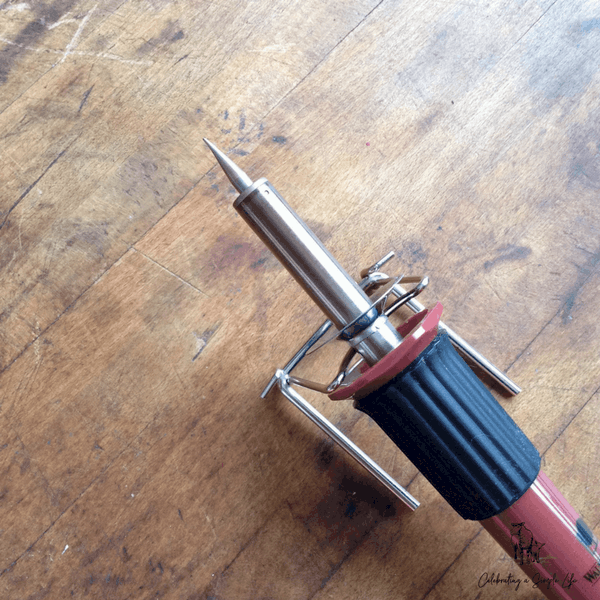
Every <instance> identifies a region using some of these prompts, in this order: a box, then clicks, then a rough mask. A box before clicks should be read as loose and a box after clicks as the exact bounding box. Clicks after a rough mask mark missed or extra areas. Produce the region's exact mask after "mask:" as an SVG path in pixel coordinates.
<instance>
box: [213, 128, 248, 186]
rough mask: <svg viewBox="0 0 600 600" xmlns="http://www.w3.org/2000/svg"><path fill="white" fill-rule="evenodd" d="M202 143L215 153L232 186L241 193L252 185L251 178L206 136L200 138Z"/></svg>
mask: <svg viewBox="0 0 600 600" xmlns="http://www.w3.org/2000/svg"><path fill="white" fill-rule="evenodd" d="M202 139H203V141H204V143H205V144H206V145H207V146H208V147H209V148H210V151H211V152H212V153H213V154H214V155H215V158H216V159H217V161H218V163H219V164H220V165H221V168H222V169H223V171H224V172H225V175H227V178H228V179H229V181H231V184H232V185H233V187H234V188H235V189H236V190H237V191H238V192H239V193H240V194H241V193H242V192H243V191H244V190H245V189H247V188H249V187H250V186H251V185H252V183H253V182H252V179H251V178H250V177H248V175H246V173H244V171H242V169H240V168H239V167H238V166H237V165H236V164H235V163H234V162H233V161H232V160H231V159H230V158H229V157H228V156H227V155H226V154H225V153H223V152H221V150H219V149H218V148H217V147H216V146H215V145H214V144H213V143H212V142H210V141H209V140H207V139H206V138H202Z"/></svg>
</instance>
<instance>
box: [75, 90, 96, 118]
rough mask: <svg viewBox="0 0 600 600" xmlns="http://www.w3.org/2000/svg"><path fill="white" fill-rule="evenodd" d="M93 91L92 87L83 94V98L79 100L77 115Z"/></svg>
mask: <svg viewBox="0 0 600 600" xmlns="http://www.w3.org/2000/svg"><path fill="white" fill-rule="evenodd" d="M93 89H94V86H93V85H92V87H91V88H90V89H89V90H86V92H85V94H83V98H82V99H81V104H80V105H79V110H78V111H77V113H80V112H81V109H82V108H83V107H84V106H85V103H86V102H87V100H88V98H89V96H90V94H91V93H92V90H93Z"/></svg>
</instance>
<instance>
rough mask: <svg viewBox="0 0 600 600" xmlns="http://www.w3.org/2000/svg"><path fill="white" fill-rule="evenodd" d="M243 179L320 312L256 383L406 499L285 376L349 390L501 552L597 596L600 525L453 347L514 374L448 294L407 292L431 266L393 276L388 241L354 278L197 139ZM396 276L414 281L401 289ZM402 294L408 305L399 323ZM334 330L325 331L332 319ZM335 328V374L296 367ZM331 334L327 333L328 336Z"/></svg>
mask: <svg viewBox="0 0 600 600" xmlns="http://www.w3.org/2000/svg"><path fill="white" fill-rule="evenodd" d="M204 141H205V142H206V144H207V145H208V147H209V148H210V149H211V151H212V152H213V154H214V155H215V157H216V159H217V161H218V162H219V164H220V165H221V167H222V168H223V170H224V171H225V174H226V175H227V177H228V178H229V180H230V181H231V183H232V184H233V186H234V187H235V188H236V190H237V191H238V192H239V194H240V195H239V196H238V198H237V199H236V200H235V202H234V207H235V209H236V210H237V212H238V213H239V214H240V216H241V217H242V218H243V219H244V221H245V222H246V223H247V224H248V225H249V226H250V227H251V228H252V230H253V231H254V232H255V233H256V234H257V235H258V237H259V238H260V239H261V240H262V241H263V242H264V243H265V244H266V246H267V247H268V248H269V249H270V250H271V252H273V254H274V255H275V256H276V257H277V259H278V260H279V261H280V262H281V263H282V264H283V266H284V267H285V268H286V269H287V270H288V271H289V272H290V273H291V275H292V276H293V277H294V279H295V280H296V281H297V282H298V283H299V284H300V285H301V286H302V288H303V289H304V290H305V291H306V292H307V293H308V295H309V296H310V297H311V298H312V299H313V301H314V302H315V303H316V304H317V306H319V308H320V309H321V310H322V311H323V313H325V315H326V317H327V320H326V321H325V323H323V325H322V326H321V327H320V328H319V329H318V330H317V331H316V332H315V333H314V334H313V335H312V336H311V337H310V338H309V340H308V341H307V342H306V343H305V344H304V345H303V346H302V348H300V350H299V351H298V352H297V353H296V355H295V356H294V357H293V358H292V359H291V360H290V361H289V362H288V364H287V365H286V366H285V367H284V368H283V369H278V370H277V371H276V373H275V376H274V377H273V379H272V380H271V382H270V383H269V385H268V386H267V388H266V389H265V391H264V392H263V394H262V395H263V397H264V396H266V394H267V393H268V392H269V391H270V389H271V388H272V387H273V385H275V384H277V385H278V387H279V389H280V390H281V392H282V393H283V395H284V396H285V397H286V398H288V399H289V400H290V401H291V402H292V403H293V404H294V405H295V406H297V407H298V408H299V409H300V410H301V411H302V412H303V413H304V414H305V415H306V416H307V417H309V418H310V419H311V420H312V421H313V422H314V423H316V424H317V425H318V426H319V427H320V428H321V429H322V430H323V431H325V432H326V433H327V434H328V435H330V436H331V437H332V438H333V439H334V441H336V442H337V443H338V444H339V445H340V446H341V447H342V448H344V450H346V451H347V452H348V453H349V454H350V455H351V456H353V457H354V458H355V459H356V460H357V461H358V462H359V463H360V464H362V465H363V466H364V467H365V468H366V469H367V470H368V471H369V472H370V473H372V474H373V475H374V476H375V477H376V478H377V479H379V480H380V481H381V482H382V483H383V484H384V485H385V486H386V487H387V488H388V489H390V490H391V491H392V492H393V493H394V494H395V495H396V496H398V498H400V500H402V501H403V502H404V503H405V504H407V505H408V506H409V507H410V508H411V509H412V510H414V509H416V508H417V507H418V506H419V503H418V501H417V500H416V499H415V498H414V497H413V496H412V495H411V494H410V493H409V492H408V491H407V490H406V489H404V488H403V487H402V486H401V485H400V484H398V483H397V482H396V481H395V480H394V479H393V478H392V477H390V476H389V475H388V474H387V473H386V472H385V471H384V470H383V469H381V467H380V466H379V465H377V464H376V463H375V461H373V460H372V459H371V458H370V457H369V456H367V455H366V454H365V453H364V452H363V451H362V450H361V449H360V448H358V447H357V446H356V445H355V444H354V443H353V442H352V441H351V440H349V439H348V438H347V437H346V436H345V435H344V434H343V433H342V432H341V431H339V430H338V429H337V428H336V427H335V426H334V425H333V424H332V423H330V422H329V421H328V420H327V419H326V418H325V417H324V416H323V415H321V414H320V413H319V412H318V411H317V410H316V409H315V408H314V407H313V406H312V405H311V404H310V403H309V402H307V401H306V400H305V399H304V398H303V397H302V396H301V395H300V394H299V393H298V392H297V391H296V389H295V388H294V387H293V386H299V387H304V388H309V389H313V390H317V391H319V392H322V393H324V394H327V395H328V397H329V398H330V399H332V400H344V399H349V398H352V399H353V400H354V407H355V408H357V409H358V410H360V411H362V412H364V413H366V414H368V415H369V416H370V417H371V418H372V419H373V420H374V421H375V422H377V423H378V425H379V426H380V427H381V428H382V429H383V431H384V432H385V433H386V434H387V435H388V436H389V437H390V438H391V439H392V440H393V441H394V443H395V444H396V445H397V446H398V448H399V449H400V450H402V452H404V453H405V454H406V456H407V457H408V458H409V459H410V460H411V461H412V462H413V464H414V465H415V466H416V467H417V468H418V469H419V471H420V472H421V473H422V474H423V475H424V476H425V477H426V478H427V479H428V480H429V482H430V483H431V484H432V485H433V486H434V487H435V488H436V489H437V490H438V492H439V493H440V494H441V495H442V496H443V497H444V498H445V500H446V501H447V502H448V503H449V504H450V505H451V506H452V507H453V508H454V509H455V510H456V512H458V514H459V515H461V516H462V517H463V518H465V519H472V520H478V521H481V522H482V524H483V526H484V527H485V528H486V529H487V530H488V531H489V532H490V533H491V534H492V536H494V538H495V539H496V540H497V541H498V542H499V543H500V545H501V546H502V547H503V548H504V549H505V550H506V552H507V553H508V554H509V555H510V556H512V557H513V558H514V559H515V561H516V562H517V564H519V565H520V566H521V568H522V569H523V570H524V571H525V573H526V574H527V575H528V576H529V577H530V578H531V581H532V583H534V584H537V587H538V588H539V589H540V590H541V591H542V592H544V593H545V594H546V596H547V597H548V598H553V599H558V598H561V599H567V598H568V599H581V600H584V599H586V600H590V599H597V600H600V583H599V581H600V555H599V553H598V539H597V538H596V537H595V536H594V534H593V533H592V531H591V530H590V529H589V527H588V526H587V525H586V524H585V522H584V521H583V520H582V518H581V517H580V516H579V515H578V514H577V513H576V512H575V510H574V509H573V508H572V507H571V506H570V504H569V503H568V502H567V501H566V500H565V499H564V498H563V496H562V495H561V494H560V492H559V491H558V490H557V489H556V487H555V486H554V485H553V484H552V482H551V481H550V480H549V479H548V477H547V476H546V475H545V474H544V473H543V472H542V471H540V456H539V453H538V451H537V450H536V449H535V447H534V446H533V444H532V443H531V442H530V441H529V439H528V438H527V437H526V435H525V434H524V433H523V432H522V431H521V429H519V427H518V426H517V425H516V424H515V422H514V421H513V420H512V419H511V417H510V416H509V415H508V414H507V413H506V411H505V410H504V409H503V408H502V407H501V406H500V404H499V403H498V402H497V401H496V400H495V398H494V397H493V396H492V395H491V394H490V392H489V391H488V389H487V388H486V387H485V386H484V385H483V383H482V382H481V381H480V380H479V378H478V377H477V376H476V375H475V374H474V372H473V371H472V370H471V369H470V368H469V366H468V365H467V364H466V363H465V361H464V360H463V359H462V358H461V357H460V356H459V354H458V353H457V351H456V350H455V347H456V348H458V350H459V351H460V352H461V353H463V354H465V355H466V356H468V357H469V358H470V359H471V360H473V361H474V362H475V363H477V364H478V365H479V366H480V367H481V368H483V369H484V370H485V371H486V372H487V373H489V375H490V376H491V377H493V378H494V379H495V380H496V381H497V382H498V383H499V384H500V385H502V386H503V387H504V388H505V389H506V390H508V391H509V392H510V393H512V394H516V393H518V392H519V391H520V388H519V387H518V386H517V385H516V384H515V383H514V382H512V381H511V380H510V379H509V378H508V377H507V376H506V375H505V374H503V373H502V372H501V371H500V370H498V369H497V368H496V367H494V366H493V365H492V364H491V363H490V362H489V361H488V360H486V359H485V358H484V357H482V356H481V355H480V354H479V353H478V352H477V351H476V350H474V349H473V348H472V347H471V346H469V345H468V344H467V343H466V342H465V341H464V340H463V339H462V338H461V337H460V336H458V335H457V334H456V333H455V332H453V331H452V330H451V329H450V328H449V327H447V326H446V325H444V324H443V323H442V322H441V321H440V317H441V313H442V305H441V304H440V303H439V302H438V303H436V304H434V305H433V306H432V307H430V308H425V307H424V306H423V305H421V304H420V303H419V302H418V301H417V300H416V299H415V298H416V296H418V295H419V294H420V293H421V292H422V291H423V290H424V289H425V287H426V286H427V283H428V278H427V277H423V278H413V277H402V276H400V277H390V276H389V275H387V274H386V273H384V272H383V271H381V268H382V267H383V266H384V264H385V263H386V262H387V261H388V260H389V259H390V258H391V257H392V256H393V254H392V253H390V254H388V255H387V256H385V257H384V258H382V259H381V260H380V261H378V262H376V263H375V264H374V265H373V266H371V267H369V268H367V269H365V270H364V271H362V272H361V278H362V279H361V281H359V282H356V281H354V279H353V278H352V277H350V275H348V273H346V272H345V271H344V269H343V268H342V267H341V266H340V265H339V263H338V262H337V261H336V260H335V258H334V257H333V256H332V255H331V254H330V253H329V252H328V250H327V249H326V248H325V247H324V246H323V244H322V243H321V242H320V241H319V240H318V239H317V237H316V236H315V235H314V234H313V233H312V232H311V231H310V229H309V228H308V227H307V226H306V225H305V224H304V223H303V222H302V220H301V219H300V218H299V217H298V216H297V215H296V213H295V212H294V211H293V210H292V209H291V208H290V206H289V205H288V204H287V203H286V201H285V200H284V199H283V198H282V197H281V196H280V195H279V193H278V192H277V190H275V188H274V187H273V186H272V185H271V183H269V182H268V181H267V180H266V179H264V178H261V179H259V180H257V181H254V182H253V181H252V179H251V178H250V177H248V175H247V174H246V173H244V171H242V170H241V169H240V168H239V167H238V166H237V165H236V164H235V163H234V162H233V161H232V160H231V159H229V158H228V157H227V156H226V155H225V154H224V153H223V152H221V151H220V150H219V149H218V148H217V147H215V146H214V145H213V144H212V143H211V142H209V141H208V140H206V139H205V140H204ZM403 284H404V285H413V286H414V287H412V289H409V290H407V289H406V288H405V287H404V286H403ZM401 306H407V307H408V308H410V309H411V310H412V311H413V312H414V313H415V314H414V315H413V316H411V317H410V318H409V319H407V320H406V321H404V322H403V323H402V324H401V325H399V326H398V327H395V326H394V325H392V323H391V321H390V319H389V317H390V316H391V315H392V314H393V313H394V312H395V311H396V310H397V309H398V308H400V307H401ZM332 332H333V333H334V335H333V336H332V335H331V333H332ZM331 339H338V340H344V341H346V342H347V343H348V344H349V348H348V352H347V353H346V355H345V357H344V358H343V360H342V364H341V366H340V369H339V372H338V374H337V375H336V376H335V377H334V378H333V380H332V381H331V382H330V383H329V384H321V383H316V382H313V381H309V380H306V379H303V378H300V377H295V376H294V375H292V370H293V369H294V368H295V367H296V366H297V365H298V363H299V362H300V361H301V360H302V359H303V358H304V357H305V356H306V355H307V354H308V353H309V352H312V351H314V349H316V348H319V347H320V346H321V345H323V344H324V343H327V342H328V341H330V340H331ZM324 340H325V341H324Z"/></svg>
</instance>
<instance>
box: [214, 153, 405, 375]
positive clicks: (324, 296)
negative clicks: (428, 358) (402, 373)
mask: <svg viewBox="0 0 600 600" xmlns="http://www.w3.org/2000/svg"><path fill="white" fill-rule="evenodd" d="M209 147H210V149H211V150H212V151H213V153H214V154H215V156H216V157H217V160H218V161H219V163H220V164H221V166H222V167H223V170H224V171H225V173H226V174H227V176H228V177H229V179H230V180H231V181H232V183H234V185H235V182H236V181H237V182H239V181H243V182H244V184H245V183H246V182H247V181H249V180H250V178H249V177H248V176H247V175H246V174H245V173H244V172H243V171H242V170H241V169H240V168H239V167H238V166H237V165H235V164H234V163H233V162H232V161H231V160H230V159H228V158H227V157H225V159H224V158H223V157H224V155H223V153H222V152H220V151H219V150H218V149H217V148H216V147H215V146H214V145H212V144H210V145H209ZM236 187H237V186H236ZM238 189H239V188H238ZM242 189H243V191H242V193H241V194H240V195H239V196H238V198H237V199H236V200H235V202H234V208H235V209H236V210H237V211H238V213H239V214H240V216H241V217H242V218H243V219H244V221H246V223H247V224H248V225H249V226H250V227H251V228H252V230H253V231H254V232H255V233H256V234H257V235H258V237H259V238H260V239H261V240H262V241H263V242H264V243H265V245H266V246H267V247H268V248H269V249H270V250H271V252H273V254H274V255H275V256H276V257H277V259H278V260H279V261H280V262H281V263H282V264H283V266H284V267H286V269H287V270H288V271H289V272H290V273H291V275H292V276H293V277H294V279H296V281H297V282H298V283H299V284H300V285H301V286H302V288H303V289H304V290H305V291H306V292H307V293H308V295H309V296H310V297H311V298H312V299H313V300H314V302H315V303H316V304H317V306H319V308H320V309H321V310H322V311H323V312H324V313H325V315H326V316H327V318H329V319H330V320H331V321H332V322H333V323H334V325H335V326H336V327H337V328H338V329H339V330H341V329H343V328H344V327H346V326H348V325H352V326H353V329H354V330H355V331H354V332H353V334H354V333H355V338H354V339H352V337H351V336H350V335H349V336H348V337H350V338H351V339H349V342H350V344H351V345H353V346H354V347H355V348H356V350H357V351H358V352H359V353H360V354H361V355H362V356H363V357H364V358H365V360H366V361H367V363H368V364H371V365H372V364H375V363H376V362H377V361H378V360H380V359H381V358H383V357H384V356H385V355H386V354H388V353H389V352H391V351H392V350H393V349H394V348H397V347H398V346H399V344H400V342H401V341H402V338H401V337H400V335H399V334H398V332H397V331H396V329H395V328H394V327H393V325H392V324H391V323H390V322H389V320H388V319H387V318H386V317H385V316H379V315H378V313H377V310H376V309H375V308H373V307H372V305H371V301H370V299H369V297H368V296H367V295H366V294H365V292H363V290H362V289H361V288H360V287H359V286H358V284H357V283H356V282H355V281H354V279H352V278H351V277H350V275H348V273H346V271H344V269H343V268H342V267H341V266H340V265H339V263H338V262H337V261H336V260H335V258H333V256H332V255H331V254H330V253H329V251H328V250H327V249H326V248H325V246H323V244H322V243H321V242H320V241H319V239H318V238H317V237H316V236H315V235H314V234H313V233H312V231H311V230H310V229H309V228H308V227H307V226H306V225H305V223H304V222H303V221H302V220H301V219H300V218H299V217H298V215H297V214H296V213H295V212H294V211H293V210H292V209H291V208H290V206H289V205H288V204H287V202H286V201H285V200H284V199H283V198H282V197H281V196H280V195H279V193H278V192H277V190H275V188H274V187H273V186H272V185H271V184H270V183H269V182H268V181H267V180H266V179H259V180H257V181H255V182H254V183H252V184H251V185H247V186H244V187H243V188H242Z"/></svg>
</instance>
